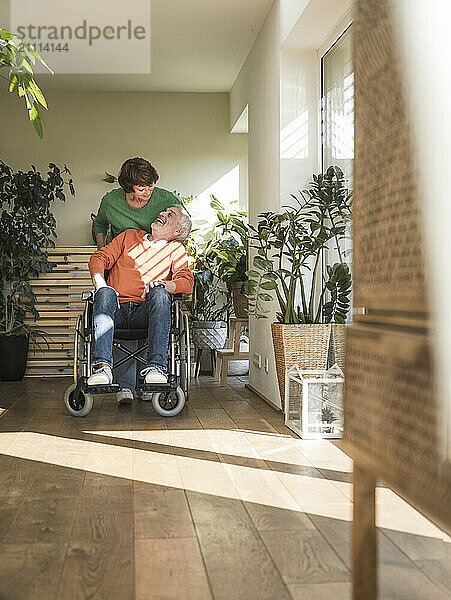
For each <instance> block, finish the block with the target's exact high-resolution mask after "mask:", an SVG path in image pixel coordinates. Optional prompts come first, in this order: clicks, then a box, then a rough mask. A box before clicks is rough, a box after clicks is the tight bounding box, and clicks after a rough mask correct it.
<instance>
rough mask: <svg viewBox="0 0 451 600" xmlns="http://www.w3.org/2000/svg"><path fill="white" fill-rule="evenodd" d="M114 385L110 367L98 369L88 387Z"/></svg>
mask: <svg viewBox="0 0 451 600" xmlns="http://www.w3.org/2000/svg"><path fill="white" fill-rule="evenodd" d="M112 383H113V372H112V371H111V368H110V367H109V366H108V365H104V366H103V367H100V368H98V369H97V370H96V371H94V373H93V374H92V375H91V377H89V378H88V381H87V384H88V385H111V384H112Z"/></svg>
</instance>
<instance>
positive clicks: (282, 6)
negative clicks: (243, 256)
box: [230, 0, 351, 406]
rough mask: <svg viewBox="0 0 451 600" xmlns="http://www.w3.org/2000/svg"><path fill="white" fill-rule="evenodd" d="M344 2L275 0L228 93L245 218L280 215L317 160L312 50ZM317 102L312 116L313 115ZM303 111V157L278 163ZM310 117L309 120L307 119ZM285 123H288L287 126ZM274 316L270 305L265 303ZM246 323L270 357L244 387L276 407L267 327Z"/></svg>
mask: <svg viewBox="0 0 451 600" xmlns="http://www.w3.org/2000/svg"><path fill="white" fill-rule="evenodd" d="M350 5H351V0H275V1H274V4H273V6H272V8H271V10H270V12H269V13H268V15H267V18H266V20H265V23H264V24H263V27H262V29H261V31H260V33H259V35H258V37H257V40H256V42H255V44H254V46H253V48H252V50H251V52H250V53H249V55H248V57H247V59H246V61H245V63H244V64H243V67H242V69H241V71H240V73H239V75H238V77H237V79H236V81H235V83H234V85H233V88H232V90H231V92H230V128H231V129H232V128H233V127H234V125H235V123H236V122H237V120H238V118H239V117H240V115H241V113H242V112H243V110H244V109H245V107H246V106H248V149H249V162H248V173H249V216H250V219H251V222H255V219H256V216H257V215H258V214H259V213H260V212H262V211H265V210H273V211H279V210H280V208H281V205H284V204H288V202H289V196H288V197H287V194H289V192H296V190H297V189H299V188H301V189H302V188H304V187H305V186H306V185H307V183H308V181H309V180H310V177H311V174H312V173H313V172H317V171H318V168H319V162H318V154H319V153H318V123H317V114H318V113H317V109H318V100H317V98H318V86H319V81H318V72H317V58H316V56H317V50H318V49H319V48H320V47H321V46H322V44H323V43H324V41H325V40H326V39H327V37H328V36H329V35H330V33H331V32H332V31H333V29H334V28H335V27H336V25H337V23H339V21H340V20H341V18H342V17H343V15H344V13H345V12H346V11H347V10H349V7H350ZM315 104H316V110H315ZM305 109H308V112H309V117H308V122H307V134H308V140H307V144H306V146H305V148H304V152H303V153H302V156H299V157H298V158H296V156H294V157H291V158H288V154H285V155H284V156H285V158H282V160H281V132H282V141H283V139H284V135H285V134H286V129H285V127H286V126H287V125H288V124H289V122H291V121H292V120H293V118H296V117H298V116H299V115H300V114H301V113H302V112H303V111H305ZM310 113H311V114H310ZM290 119H291V121H290ZM272 305H273V306H272V307H273V309H274V313H275V311H276V305H275V303H272ZM272 320H274V317H273V318H269V319H260V320H258V321H257V320H254V319H251V322H250V339H251V344H250V352H251V356H252V354H253V353H258V354H260V355H261V356H262V357H263V359H264V358H269V364H270V368H269V373H265V372H264V370H263V369H258V368H257V367H255V366H254V365H252V364H251V367H250V374H249V382H250V385H251V386H252V387H253V388H255V389H256V390H257V391H259V392H260V393H262V394H263V395H264V396H266V397H267V398H268V399H269V400H271V401H272V402H273V403H274V404H276V405H278V406H280V396H279V390H278V386H277V380H276V372H275V364H274V352H273V346H272V339H271V330H270V323H271V321H272Z"/></svg>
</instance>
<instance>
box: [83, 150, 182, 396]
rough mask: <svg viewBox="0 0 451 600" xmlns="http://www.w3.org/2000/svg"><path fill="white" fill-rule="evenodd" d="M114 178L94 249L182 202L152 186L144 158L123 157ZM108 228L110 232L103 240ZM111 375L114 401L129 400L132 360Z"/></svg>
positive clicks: (131, 344)
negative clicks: (117, 388) (114, 185)
mask: <svg viewBox="0 0 451 600" xmlns="http://www.w3.org/2000/svg"><path fill="white" fill-rule="evenodd" d="M118 181H119V185H120V186H121V187H119V188H116V189H114V190H112V191H111V192H108V194H105V196H104V197H103V198H102V200H101V202H100V206H99V211H98V213H97V217H96V219H95V222H94V233H95V240H96V244H97V248H98V249H100V248H102V246H105V243H106V242H107V241H108V242H109V241H111V240H112V239H113V238H115V237H116V236H117V235H119V233H122V231H125V230H126V229H138V230H144V231H148V232H151V225H152V223H153V222H154V221H155V219H156V218H157V216H158V214H159V213H160V212H162V211H163V210H165V209H166V208H169V207H170V206H174V205H176V204H182V203H181V202H180V200H179V199H178V198H177V196H175V195H174V194H172V193H171V192H168V191H167V190H164V189H162V188H158V187H156V185H155V184H156V182H157V181H158V173H157V171H156V169H155V168H154V167H153V166H152V165H151V164H150V162H149V161H148V160H145V159H144V158H139V157H136V158H129V159H128V160H126V161H125V162H124V164H123V165H122V167H121V170H120V172H119V176H118ZM109 229H110V230H111V235H110V237H109V239H108V240H107V234H108V230H109ZM123 346H125V347H126V348H128V350H130V351H134V350H136V348H137V347H138V342H136V341H131V340H129V341H123ZM113 357H114V360H117V359H118V358H120V356H118V353H117V352H116V351H115V352H114V356H113ZM115 376H116V380H117V382H118V383H119V385H120V386H121V390H120V392H118V394H117V401H118V404H127V403H129V402H131V400H132V399H133V392H132V390H133V388H134V387H135V385H136V376H137V369H136V363H135V361H133V360H130V361H128V362H127V363H125V364H123V365H121V366H120V367H117V369H116V370H115ZM143 399H144V400H146V399H148V398H143Z"/></svg>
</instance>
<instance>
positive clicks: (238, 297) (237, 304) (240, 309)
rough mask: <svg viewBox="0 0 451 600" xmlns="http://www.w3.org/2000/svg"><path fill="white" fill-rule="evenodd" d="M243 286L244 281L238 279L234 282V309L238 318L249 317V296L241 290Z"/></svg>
mask: <svg viewBox="0 0 451 600" xmlns="http://www.w3.org/2000/svg"><path fill="white" fill-rule="evenodd" d="M242 287H243V282H242V281H236V282H235V283H232V299H233V310H234V311H235V316H236V317H237V319H246V318H247V316H248V315H247V309H248V306H249V302H248V299H247V297H246V296H245V295H244V294H243V292H242V291H241V289H242Z"/></svg>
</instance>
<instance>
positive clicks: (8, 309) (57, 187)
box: [0, 161, 75, 335]
mask: <svg viewBox="0 0 451 600" xmlns="http://www.w3.org/2000/svg"><path fill="white" fill-rule="evenodd" d="M63 175H70V171H69V169H68V168H67V167H66V165H65V166H64V169H63V171H61V170H60V169H59V168H58V167H57V166H56V165H55V164H53V163H50V164H49V170H48V172H47V177H44V176H42V175H41V173H40V172H39V171H37V170H36V168H35V167H34V165H32V167H31V169H30V170H29V171H27V172H23V171H17V172H13V170H12V169H11V168H10V167H8V165H6V164H5V163H4V162H3V161H0V200H1V215H0V230H1V232H2V235H1V236H0V292H1V293H0V335H17V334H21V333H30V328H29V326H28V325H27V324H26V323H25V318H26V316H27V314H31V315H33V316H34V318H35V320H36V319H37V318H38V317H39V313H38V311H37V310H36V308H35V301H36V298H35V295H34V293H33V289H32V287H31V285H30V283H29V282H30V279H34V278H36V277H38V275H39V274H41V273H48V272H50V271H51V270H52V268H53V267H54V263H52V262H50V261H49V258H48V252H47V249H48V248H49V247H51V248H54V247H55V242H54V241H53V238H56V221H55V218H54V216H53V214H52V212H51V210H50V207H51V204H52V203H53V202H54V201H55V200H61V201H63V202H64V201H65V199H66V196H65V194H64V191H63V190H64V187H65V186H66V185H67V186H68V187H69V190H70V193H71V194H72V195H75V190H74V186H73V182H72V179H70V178H69V179H68V180H67V181H66V180H65V179H64V178H63Z"/></svg>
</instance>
